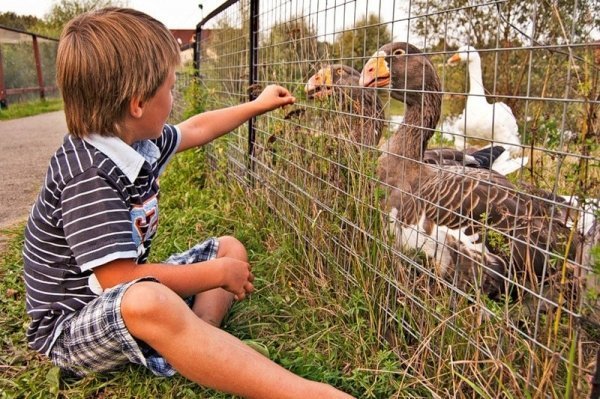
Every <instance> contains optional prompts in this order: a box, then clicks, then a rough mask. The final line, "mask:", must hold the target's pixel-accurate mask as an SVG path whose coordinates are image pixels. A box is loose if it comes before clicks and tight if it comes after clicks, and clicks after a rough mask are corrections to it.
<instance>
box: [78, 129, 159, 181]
mask: <svg viewBox="0 0 600 399" xmlns="http://www.w3.org/2000/svg"><path fill="white" fill-rule="evenodd" d="M84 140H85V141H86V142H87V143H89V144H91V145H93V146H94V147H96V149H98V151H100V152H102V153H103V154H104V155H106V156H107V157H108V158H110V160H111V161H113V162H114V163H115V165H117V167H118V168H119V169H121V171H122V172H123V173H124V174H125V176H127V178H128V179H129V181H130V182H132V183H133V182H134V181H135V180H136V179H137V178H138V176H139V174H140V170H141V169H142V166H143V165H144V162H148V163H149V164H152V163H154V162H156V160H157V159H158V157H159V156H160V150H159V149H158V147H157V146H156V144H154V143H153V142H151V141H150V140H142V141H137V142H135V143H133V145H132V146H130V145H128V144H127V143H125V142H124V141H123V140H121V139H120V138H118V137H115V136H101V135H99V134H90V135H89V136H87V137H85V138H84Z"/></svg>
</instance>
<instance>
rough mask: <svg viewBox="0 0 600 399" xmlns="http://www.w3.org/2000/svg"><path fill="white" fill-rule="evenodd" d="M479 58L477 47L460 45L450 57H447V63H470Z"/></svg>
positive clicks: (451, 64) (450, 64)
mask: <svg viewBox="0 0 600 399" xmlns="http://www.w3.org/2000/svg"><path fill="white" fill-rule="evenodd" d="M476 60H480V58H479V53H478V52H477V49H475V47H473V46H462V47H459V48H458V50H456V53H454V54H453V55H452V57H450V58H448V61H447V65H449V66H457V65H458V64H460V63H463V62H464V63H466V64H468V63H471V62H475V61H476Z"/></svg>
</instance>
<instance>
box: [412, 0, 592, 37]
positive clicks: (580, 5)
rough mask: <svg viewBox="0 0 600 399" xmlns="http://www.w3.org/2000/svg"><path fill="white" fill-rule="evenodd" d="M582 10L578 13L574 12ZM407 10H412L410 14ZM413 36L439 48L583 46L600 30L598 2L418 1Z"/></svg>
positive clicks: (589, 0)
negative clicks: (467, 44) (539, 45)
mask: <svg viewBox="0 0 600 399" xmlns="http://www.w3.org/2000/svg"><path fill="white" fill-rule="evenodd" d="M575 6H577V8H575ZM405 11H408V10H405ZM410 15H411V17H412V18H414V19H413V20H412V22H411V24H410V28H411V31H412V32H413V33H415V34H417V35H418V36H421V37H426V38H427V40H428V42H430V43H431V44H432V45H431V47H434V46H436V45H437V44H438V43H440V42H442V41H445V42H446V43H447V44H448V45H452V46H457V45H460V44H463V43H464V44H466V42H469V44H471V45H472V46H474V47H477V48H489V47H496V46H497V45H498V44H500V45H501V46H503V47H508V46H514V45H520V44H527V45H529V44H532V41H535V42H536V43H537V44H546V45H548V44H565V43H582V42H587V41H589V39H590V35H592V34H593V32H594V31H596V32H597V31H598V29H600V3H598V2H597V1H596V0H579V1H577V2H575V1H573V0H555V1H542V2H540V1H536V0H507V1H506V2H502V3H501V4H500V3H499V4H493V5H489V4H484V5H473V2H472V1H471V0H448V1H445V2H431V1H429V0H414V1H412V2H411V6H410Z"/></svg>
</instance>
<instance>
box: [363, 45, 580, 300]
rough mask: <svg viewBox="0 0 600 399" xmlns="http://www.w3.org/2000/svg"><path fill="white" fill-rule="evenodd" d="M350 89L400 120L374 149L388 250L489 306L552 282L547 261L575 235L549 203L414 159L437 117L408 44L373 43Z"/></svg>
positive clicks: (474, 172)
mask: <svg viewBox="0 0 600 399" xmlns="http://www.w3.org/2000/svg"><path fill="white" fill-rule="evenodd" d="M359 84H360V85H361V86H363V87H367V88H379V89H380V90H384V89H385V90H389V91H390V93H391V96H392V97H393V98H395V99H397V100H399V101H402V102H404V104H405V109H406V111H405V116H404V123H403V124H402V125H401V126H400V127H399V128H398V129H397V130H396V131H395V132H394V134H393V135H392V136H391V137H390V138H389V139H388V141H387V143H386V145H385V148H383V149H382V152H381V154H380V155H379V157H378V159H377V170H376V175H377V177H378V179H379V182H380V184H381V185H382V186H383V187H384V188H385V191H387V195H386V196H385V198H384V199H383V200H382V204H381V207H382V209H383V211H384V214H386V215H387V217H388V220H389V230H390V232H391V233H392V236H393V240H394V245H395V246H397V247H399V248H400V249H403V248H407V247H408V248H412V249H417V250H421V251H422V252H423V253H424V254H425V255H426V256H427V258H428V259H429V260H430V261H431V264H433V266H434V269H435V270H434V272H435V273H436V274H439V275H440V276H442V277H443V278H444V279H446V280H447V281H454V282H455V284H456V285H457V286H458V288H460V289H462V290H470V289H479V290H481V292H483V293H484V294H486V295H487V296H488V297H490V298H493V299H496V298H500V297H502V296H503V295H507V294H508V295H510V296H511V297H513V298H514V297H517V296H520V295H521V293H523V290H522V288H523V287H528V288H529V289H535V288H536V287H538V282H540V281H542V279H543V280H544V281H545V282H549V281H550V280H551V278H550V277H551V276H552V277H556V276H557V274H559V273H556V269H555V268H554V267H552V266H551V262H549V259H550V258H555V257H562V258H563V259H565V258H566V259H569V260H572V259H574V257H575V256H576V249H575V248H577V247H578V244H579V240H580V237H579V235H578V234H577V232H572V231H571V229H570V228H569V227H568V226H567V225H566V224H565V223H564V222H563V221H561V218H554V217H553V215H554V212H553V207H552V203H551V202H550V201H546V200H545V199H544V198H542V197H540V196H538V195H535V194H530V193H527V192H526V191H522V190H520V189H519V188H517V187H516V186H515V185H514V184H513V183H511V182H510V181H509V180H508V179H507V178H506V177H505V176H503V175H502V174H500V173H498V172H495V171H493V170H483V169H479V168H464V167H459V166H446V167H444V168H435V167H433V166H432V165H429V164H423V163H422V162H421V160H422V158H423V154H424V152H425V150H426V148H427V144H428V141H429V139H430V138H431V137H432V135H433V132H434V128H435V126H436V125H437V123H438V121H439V118H440V114H441V102H442V93H441V91H440V89H441V84H440V80H439V76H438V74H437V72H436V69H435V68H434V67H433V65H432V63H431V61H430V60H429V58H428V57H427V56H425V55H424V54H423V53H422V52H421V51H420V50H419V49H418V48H417V47H415V46H413V45H412V44H409V43H405V42H392V43H388V44H386V45H384V46H382V47H381V48H379V50H378V51H376V52H375V54H373V56H371V58H370V59H369V60H368V61H367V63H366V64H365V66H364V67H363V69H362V71H361V76H360V80H359ZM548 195H550V194H548ZM571 234H572V236H573V239H572V242H571V245H568V244H567V243H568V240H567V237H570V235H571Z"/></svg>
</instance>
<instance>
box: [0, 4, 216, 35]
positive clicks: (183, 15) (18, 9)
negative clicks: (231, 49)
mask: <svg viewBox="0 0 600 399" xmlns="http://www.w3.org/2000/svg"><path fill="white" fill-rule="evenodd" d="M55 2H57V0H0V13H2V12H8V11H12V12H14V13H15V14H17V15H33V16H36V17H38V18H43V17H44V16H45V15H46V14H47V13H48V12H49V11H50V8H52V5H53V4H54V3H55ZM199 3H202V5H203V9H202V10H200V8H199V7H198V4H199ZM221 3H223V1H222V0H129V2H128V4H129V7H131V8H135V9H138V10H140V11H143V12H145V13H146V14H149V15H151V16H152V17H154V18H156V19H158V20H159V21H161V22H162V23H163V24H165V25H166V26H167V28H170V29H194V28H195V27H196V25H197V24H198V22H200V21H201V20H202V18H204V16H206V15H208V13H210V12H211V11H212V10H214V9H215V8H217V7H218V6H219V5H220V4H221Z"/></svg>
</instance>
